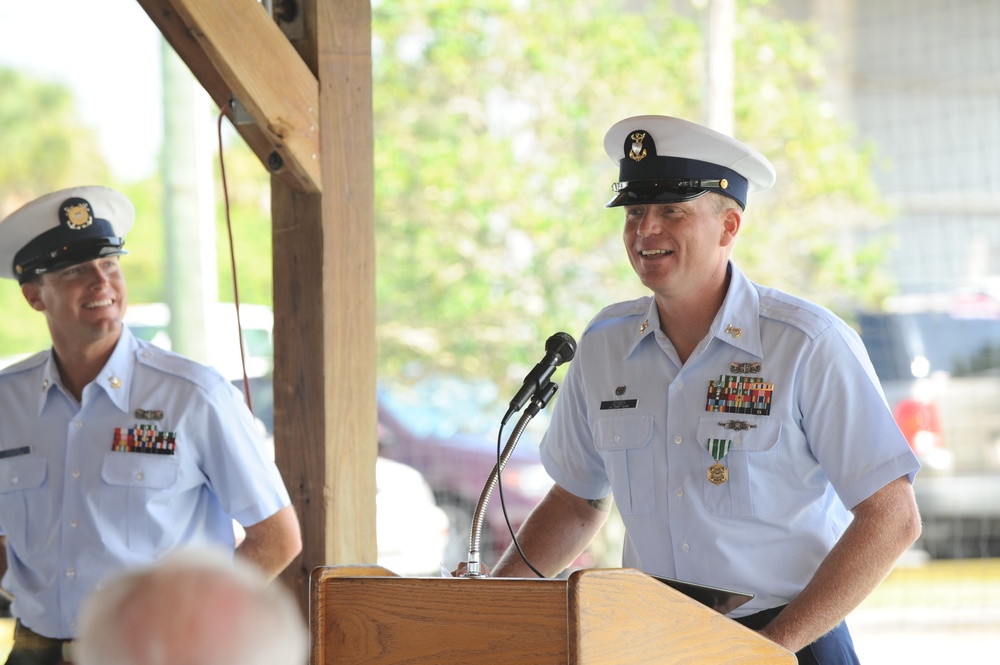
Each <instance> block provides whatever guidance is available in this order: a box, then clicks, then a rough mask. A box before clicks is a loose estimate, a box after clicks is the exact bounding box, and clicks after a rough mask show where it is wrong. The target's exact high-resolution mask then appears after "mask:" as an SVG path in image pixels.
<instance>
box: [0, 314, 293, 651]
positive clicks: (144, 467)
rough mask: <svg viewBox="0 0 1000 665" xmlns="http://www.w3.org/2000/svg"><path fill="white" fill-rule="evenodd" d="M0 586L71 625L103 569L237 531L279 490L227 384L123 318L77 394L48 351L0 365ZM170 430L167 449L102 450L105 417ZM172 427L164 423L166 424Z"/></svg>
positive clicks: (281, 493) (275, 504) (62, 625)
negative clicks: (2, 541) (100, 365)
mask: <svg viewBox="0 0 1000 665" xmlns="http://www.w3.org/2000/svg"><path fill="white" fill-rule="evenodd" d="M0 423H2V425H0V529H2V531H3V534H4V535H6V536H7V562H8V570H7V574H6V575H4V578H3V586H4V588H5V589H7V590H8V591H10V592H11V593H12V594H13V595H14V596H15V601H14V605H13V612H14V615H15V616H16V617H18V618H19V619H20V620H21V621H22V622H23V623H24V624H25V625H26V626H28V627H29V628H31V629H32V630H34V631H36V632H38V633H41V634H42V635H46V636H48V637H55V638H67V637H72V636H73V635H74V633H75V621H76V618H77V617H76V615H77V611H78V609H79V607H80V604H81V602H82V601H83V599H84V597H85V596H86V595H87V594H88V593H89V592H90V591H91V590H93V589H94V587H95V586H96V585H97V584H98V583H99V582H101V581H102V580H103V579H104V578H105V577H107V576H108V575H109V574H111V573H113V572H116V571H119V570H121V569H123V568H127V567H132V566H137V565H143V564H149V563H152V562H154V561H156V560H158V559H160V558H162V557H163V556H164V555H165V554H166V553H168V552H169V551H171V550H173V549H174V548H177V547H179V546H182V545H189V544H190V545H202V546H209V547H216V546H217V547H223V548H228V549H229V550H230V551H232V549H233V547H234V545H235V538H234V534H233V523H232V520H234V519H235V520H236V521H238V522H239V523H240V524H242V525H244V526H250V525H253V524H256V523H257V522H260V521H261V520H263V519H265V518H266V517H269V516H270V515H273V514H274V513H276V512H277V511H278V510H280V509H281V508H283V507H284V506H287V505H288V504H289V503H290V502H289V497H288V492H287V490H286V489H285V486H284V484H283V482H282V480H281V476H280V474H279V472H278V469H277V467H276V466H275V465H274V462H273V461H272V460H271V459H270V456H269V454H268V452H267V450H266V448H265V447H264V445H263V442H262V440H261V436H260V434H259V432H258V430H257V427H256V425H255V423H254V420H253V417H252V416H251V414H250V412H249V410H248V409H247V407H246V404H245V403H244V401H243V399H242V396H241V394H240V392H239V391H238V390H236V388H235V387H234V386H232V385H231V384H230V383H229V382H228V381H226V380H225V379H224V378H223V377H222V376H221V375H220V374H219V373H218V372H216V371H215V370H214V369H210V368H207V367H204V366H202V365H199V364H197V363H195V362H192V361H190V360H187V359H185V358H183V357H181V356H178V355H176V354H172V353H170V352H168V351H164V350H162V349H159V348H157V347H155V346H152V345H150V344H147V343H146V342H142V341H139V340H137V339H136V338H135V337H134V336H133V335H132V333H131V332H130V331H129V330H128V329H127V328H124V330H123V332H122V335H121V339H120V340H119V342H118V345H117V347H116V348H115V351H114V353H113V354H112V355H111V358H110V359H109V360H108V362H107V365H106V366H105V367H104V369H103V370H102V371H101V373H100V375H99V376H98V377H97V378H96V379H95V380H94V381H93V382H92V383H90V384H89V385H88V386H86V388H84V390H83V400H82V404H79V403H77V402H76V400H75V399H74V398H73V397H72V396H71V395H70V394H69V393H68V392H66V391H65V390H64V389H63V387H62V385H61V382H60V378H59V371H58V369H57V367H56V365H55V361H54V360H53V357H52V354H51V352H49V351H46V352H42V353H39V354H38V355H36V356H34V357H32V358H29V359H27V360H25V361H23V362H21V363H18V364H16V365H14V366H12V367H10V368H8V369H6V370H4V371H3V372H0ZM137 425H147V426H152V428H154V429H155V431H159V432H160V433H164V432H168V433H169V432H172V433H173V436H174V439H173V440H174V442H175V447H176V449H175V451H174V453H173V454H164V453H148V452H120V451H114V450H112V446H113V444H114V441H115V429H116V428H120V429H121V431H122V433H123V436H125V437H127V432H128V429H130V428H131V429H136V428H137ZM167 438H169V435H168V436H167Z"/></svg>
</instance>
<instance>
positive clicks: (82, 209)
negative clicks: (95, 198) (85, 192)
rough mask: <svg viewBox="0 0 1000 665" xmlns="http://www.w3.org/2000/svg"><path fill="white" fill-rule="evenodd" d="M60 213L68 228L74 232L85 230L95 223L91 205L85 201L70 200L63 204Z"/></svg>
mask: <svg viewBox="0 0 1000 665" xmlns="http://www.w3.org/2000/svg"><path fill="white" fill-rule="evenodd" d="M59 212H60V215H59V217H60V219H61V220H62V221H63V222H64V223H65V224H66V226H67V228H69V229H72V230H74V231H78V230H80V229H85V228H87V227H88V226H90V225H91V224H93V223H94V212H93V211H92V210H91V209H90V204H89V203H87V202H86V201H85V200H83V199H79V198H73V199H69V200H68V201H66V202H65V203H63V207H62V209H61V210H60V211H59Z"/></svg>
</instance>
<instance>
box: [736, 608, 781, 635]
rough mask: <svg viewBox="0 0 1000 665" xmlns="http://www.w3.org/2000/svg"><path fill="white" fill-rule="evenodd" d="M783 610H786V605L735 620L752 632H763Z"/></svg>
mask: <svg viewBox="0 0 1000 665" xmlns="http://www.w3.org/2000/svg"><path fill="white" fill-rule="evenodd" d="M783 609H785V605H782V606H781V607H772V608H771V609H769V610H761V611H760V612H757V613H756V614H748V615H747V616H745V617H740V618H738V619H734V621H735V622H736V623H738V624H742V625H744V626H746V627H747V628H749V629H750V630H761V629H763V628H764V626H766V625H767V624H769V623H771V620H772V619H774V617H776V616H778V614H779V613H780V612H781V610H783Z"/></svg>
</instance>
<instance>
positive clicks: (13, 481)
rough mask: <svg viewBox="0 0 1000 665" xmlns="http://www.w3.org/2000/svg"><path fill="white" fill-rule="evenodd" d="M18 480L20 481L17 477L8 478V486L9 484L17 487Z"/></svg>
mask: <svg viewBox="0 0 1000 665" xmlns="http://www.w3.org/2000/svg"><path fill="white" fill-rule="evenodd" d="M20 480H21V479H20V478H18V477H17V476H11V477H10V484H11V485H17V483H18V482H20Z"/></svg>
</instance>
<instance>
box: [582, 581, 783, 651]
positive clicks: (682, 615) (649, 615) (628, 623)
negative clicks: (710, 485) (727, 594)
mask: <svg viewBox="0 0 1000 665" xmlns="http://www.w3.org/2000/svg"><path fill="white" fill-rule="evenodd" d="M568 593H569V598H568V607H569V662H570V663H586V665H621V664H622V663H629V664H630V665H642V664H645V663H648V664H649V665H723V664H725V665H785V664H788V665H794V664H795V663H796V662H797V661H796V658H795V655H794V654H793V653H792V652H790V651H788V650H787V649H784V648H782V647H780V646H778V645H777V644H775V643H773V642H771V641H770V640H767V639H765V638H763V637H761V636H760V635H757V634H756V633H755V632H754V631H752V630H750V629H749V628H746V627H744V626H741V625H740V624H738V623H736V622H735V621H733V620H731V619H728V618H726V617H725V616H724V615H722V614H719V613H718V612H716V611H715V610H713V609H710V608H708V607H706V606H705V605H702V604H701V603H699V602H697V601H695V600H692V599H690V598H688V597H687V596H685V595H684V594H682V593H681V592H679V591H676V590H674V589H671V588H670V587H668V586H667V585H665V584H663V583H662V582H659V581H657V580H655V579H653V578H652V577H650V576H649V575H646V574H645V573H642V572H640V571H638V570H635V569H629V568H625V569H611V570H587V571H578V572H576V573H573V575H571V576H570V578H569V591H568Z"/></svg>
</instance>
